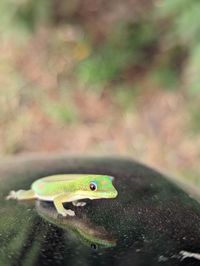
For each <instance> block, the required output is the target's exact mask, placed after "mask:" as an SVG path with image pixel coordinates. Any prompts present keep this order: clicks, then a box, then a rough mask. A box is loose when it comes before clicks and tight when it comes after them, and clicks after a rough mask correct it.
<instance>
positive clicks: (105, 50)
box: [77, 21, 157, 85]
mask: <svg viewBox="0 0 200 266" xmlns="http://www.w3.org/2000/svg"><path fill="white" fill-rule="evenodd" d="M155 32H156V30H155V25H154V24H149V23H148V22H146V21H141V22H140V23H138V22H136V23H119V25H115V26H114V28H113V31H112V32H111V34H110V35H109V36H108V38H107V39H106V41H105V42H104V43H102V44H101V45H100V47H98V48H97V49H94V50H93V53H92V55H91V56H90V57H89V58H87V59H86V60H84V61H83V62H82V63H81V64H80V65H79V66H78V70H77V73H78V76H79V77H80V79H81V80H82V81H84V82H86V83H90V82H91V83H93V84H99V83H100V84H101V85H102V84H103V83H105V82H106V81H110V80H111V81H112V80H120V79H121V78H123V71H124V70H125V69H126V68H128V67H130V66H132V65H137V66H145V65H148V62H147V59H148V57H151V54H149V50H150V49H151V47H153V46H154V45H155V44H156V39H157V35H156V34H155Z"/></svg>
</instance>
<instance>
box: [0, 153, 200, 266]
mask: <svg viewBox="0 0 200 266" xmlns="http://www.w3.org/2000/svg"><path fill="white" fill-rule="evenodd" d="M57 173H95V174H108V175H112V176H115V180H114V185H115V187H116V188H117V190H118V192H119V196H118V197H117V198H116V199H111V200H105V199H102V200H94V201H89V200H88V204H87V205H86V206H85V207H82V208H81V207H74V206H73V207H72V206H71V204H69V205H70V207H71V208H73V209H74V210H75V212H76V214H77V216H76V217H75V218H61V217H57V215H56V212H55V209H54V207H53V205H52V204H50V203H45V202H43V203H41V202H37V203H36V207H35V203H31V202H30V203H19V202H16V201H6V200H5V196H6V195H7V194H8V192H9V191H10V190H12V189H14V190H17V189H22V188H23V189H27V188H29V186H30V185H31V183H32V182H33V181H34V180H36V179H37V178H39V177H42V176H46V175H51V174H57ZM0 182H1V183H0V200H1V201H0V243H1V249H0V266H1V265H2V266H4V265H96V266H97V265H162V264H163V265H198V263H200V261H198V260H196V259H191V258H187V259H184V260H181V258H182V257H181V255H180V252H181V251H183V250H184V251H189V252H195V253H198V252H199V251H200V249H199V247H200V205H199V204H198V203H197V202H196V201H195V200H193V199H191V198H190V197H189V196H188V195H187V194H186V193H185V192H183V191H182V190H180V189H179V188H177V187H176V186H175V185H173V184H172V183H170V182H169V181H168V180H167V179H165V178H164V177H163V176H161V175H160V174H159V173H157V172H155V171H153V170H152V169H149V168H147V167H145V166H143V165H140V164H138V163H135V162H134V161H131V160H124V159H112V158H93V159H91V158H71V157H68V156H64V155H63V156H52V157H45V156H40V157H35V158H26V159H23V158H22V159H16V160H15V159H13V160H10V161H9V160H8V161H5V162H2V164H1V165H0ZM67 205H68V204H67Z"/></svg>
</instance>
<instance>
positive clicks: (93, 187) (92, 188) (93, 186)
mask: <svg viewBox="0 0 200 266" xmlns="http://www.w3.org/2000/svg"><path fill="white" fill-rule="evenodd" d="M90 189H91V190H92V191H95V190H97V184H96V183H95V182H91V183H90Z"/></svg>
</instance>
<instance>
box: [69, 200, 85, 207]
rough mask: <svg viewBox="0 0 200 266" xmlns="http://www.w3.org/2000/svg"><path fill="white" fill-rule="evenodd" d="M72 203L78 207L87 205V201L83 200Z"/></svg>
mask: <svg viewBox="0 0 200 266" xmlns="http://www.w3.org/2000/svg"><path fill="white" fill-rule="evenodd" d="M72 204H73V205H74V206H76V207H83V206H85V205H86V202H83V201H73V202H72Z"/></svg>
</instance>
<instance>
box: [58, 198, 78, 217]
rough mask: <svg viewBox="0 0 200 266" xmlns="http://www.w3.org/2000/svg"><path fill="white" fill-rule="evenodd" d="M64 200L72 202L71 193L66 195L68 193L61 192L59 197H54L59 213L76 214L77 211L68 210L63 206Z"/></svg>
mask: <svg viewBox="0 0 200 266" xmlns="http://www.w3.org/2000/svg"><path fill="white" fill-rule="evenodd" d="M64 202H70V195H66V194H61V195H59V196H57V197H55V198H54V200H53V203H54V205H55V207H56V210H57V212H58V213H59V214H61V215H62V216H67V215H69V216H75V212H74V211H72V210H70V209H68V210H66V209H65V208H64V206H63V203H64Z"/></svg>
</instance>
